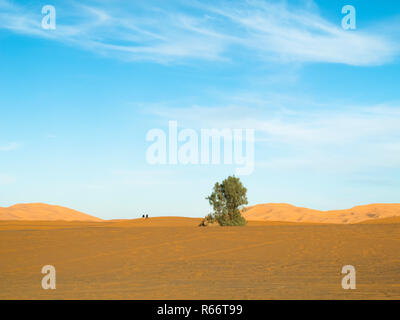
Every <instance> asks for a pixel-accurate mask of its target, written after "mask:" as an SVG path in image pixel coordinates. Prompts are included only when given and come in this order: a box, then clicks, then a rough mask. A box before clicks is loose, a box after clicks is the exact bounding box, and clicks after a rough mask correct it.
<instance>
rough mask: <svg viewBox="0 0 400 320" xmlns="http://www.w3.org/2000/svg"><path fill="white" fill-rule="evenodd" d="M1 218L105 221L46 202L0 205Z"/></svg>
mask: <svg viewBox="0 0 400 320" xmlns="http://www.w3.org/2000/svg"><path fill="white" fill-rule="evenodd" d="M0 220H25V221H103V220H102V219H100V218H97V217H94V216H91V215H88V214H86V213H82V212H79V211H76V210H73V209H69V208H65V207H61V206H55V205H49V204H45V203H24V204H16V205H13V206H11V207H7V208H3V207H0Z"/></svg>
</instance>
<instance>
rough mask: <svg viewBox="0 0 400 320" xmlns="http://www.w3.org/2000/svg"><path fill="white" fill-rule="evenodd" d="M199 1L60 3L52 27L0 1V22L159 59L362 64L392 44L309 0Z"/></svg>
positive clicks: (378, 58) (378, 60)
mask: <svg viewBox="0 0 400 320" xmlns="http://www.w3.org/2000/svg"><path fill="white" fill-rule="evenodd" d="M204 3H205V2H202V3H198V2H195V1H192V2H187V3H185V4H182V3H179V4H177V3H175V5H174V3H172V2H168V4H166V3H161V2H159V3H158V4H159V7H155V4H154V3H152V2H149V3H147V2H146V5H143V4H140V3H129V4H128V3H126V2H124V3H122V2H119V3H118V5H115V4H114V5H112V4H111V5H110V4H109V3H105V2H104V3H103V2H102V3H101V7H100V6H99V2H93V4H91V2H87V5H80V4H77V3H75V2H72V3H66V4H65V5H64V6H63V7H57V8H56V9H57V11H58V12H59V13H60V14H59V15H57V16H58V20H57V29H56V30H51V31H49V30H42V29H41V19H42V15H41V14H40V11H38V12H33V11H32V8H30V9H29V10H28V8H25V7H23V6H17V5H15V4H11V2H9V1H6V0H2V1H1V2H0V28H3V29H8V30H11V31H13V32H17V33H22V34H27V35H31V36H38V37H43V38H48V39H52V40H55V41H61V42H64V43H67V44H69V45H73V46H78V47H81V48H83V49H86V50H91V51H94V52H96V53H100V54H103V55H109V56H112V57H117V58H120V59H124V60H151V61H156V62H159V63H171V62H184V61H187V60H188V59H201V60H211V61H224V60H234V59H235V55H236V54H237V52H240V54H241V55H242V54H243V55H247V56H248V57H250V58H252V59H256V60H259V61H267V62H280V63H290V62H296V63H304V62H326V63H342V64H348V65H355V66H362V65H379V64H384V63H387V62H390V61H391V60H393V59H394V58H395V56H396V55H397V53H398V49H399V47H398V46H397V45H396V44H395V43H394V40H393V39H389V38H387V37H384V36H383V35H382V34H380V33H379V30H380V27H379V26H381V28H383V26H382V23H380V24H377V25H376V26H375V28H373V29H372V28H371V29H370V30H368V33H366V32H365V31H360V30H356V31H344V30H343V29H342V28H341V26H340V25H339V23H337V24H334V23H331V22H329V21H328V20H326V19H324V18H323V17H322V16H321V15H320V14H319V13H318V11H317V9H316V8H315V7H316V6H315V4H313V3H312V2H308V3H306V5H305V6H304V8H299V7H295V6H288V5H286V4H285V3H284V2H278V3H277V2H272V1H246V2H240V3H239V2H238V3H236V4H233V3H231V2H229V3H226V4H225V5H224V4H215V3H214V2H210V3H211V4H209V5H208V4H204ZM61 13H62V14H61ZM339 20H340V19H338V21H339ZM385 28H386V29H387V25H386V26H385Z"/></svg>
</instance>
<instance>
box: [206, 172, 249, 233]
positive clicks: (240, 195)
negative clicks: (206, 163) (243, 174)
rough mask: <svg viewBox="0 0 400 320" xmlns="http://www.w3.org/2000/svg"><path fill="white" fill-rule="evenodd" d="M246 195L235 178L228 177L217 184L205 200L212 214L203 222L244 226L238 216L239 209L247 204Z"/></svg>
mask: <svg viewBox="0 0 400 320" xmlns="http://www.w3.org/2000/svg"><path fill="white" fill-rule="evenodd" d="M246 193H247V189H246V188H245V187H244V186H243V184H242V182H241V181H240V179H239V178H236V177H235V176H229V177H228V178H226V179H225V180H224V181H222V183H219V182H217V183H216V184H215V185H214V189H213V192H212V193H211V195H210V196H208V197H207V198H206V199H207V200H208V202H209V203H210V205H211V206H212V207H213V210H214V212H213V213H211V214H209V215H208V216H207V217H206V218H205V220H206V221H207V222H214V221H217V222H218V223H219V225H221V226H243V225H245V224H246V220H245V219H244V218H243V217H242V215H241V214H240V209H241V208H242V206H243V205H245V204H248V201H247V196H246Z"/></svg>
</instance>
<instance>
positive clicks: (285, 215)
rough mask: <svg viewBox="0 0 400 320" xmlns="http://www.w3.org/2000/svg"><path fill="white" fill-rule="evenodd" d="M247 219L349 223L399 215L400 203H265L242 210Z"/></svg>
mask: <svg viewBox="0 0 400 320" xmlns="http://www.w3.org/2000/svg"><path fill="white" fill-rule="evenodd" d="M243 216H244V217H245V218H246V219H247V220H255V221H288V222H313V223H335V224H351V223H359V222H362V221H367V220H374V219H380V218H391V217H395V216H400V204H398V203H390V204H369V205H363V206H356V207H353V208H351V209H345V210H330V211H320V210H314V209H308V208H301V207H296V206H293V205H290V204H286V203H266V204H259V205H255V206H251V207H247V208H245V209H244V210H243Z"/></svg>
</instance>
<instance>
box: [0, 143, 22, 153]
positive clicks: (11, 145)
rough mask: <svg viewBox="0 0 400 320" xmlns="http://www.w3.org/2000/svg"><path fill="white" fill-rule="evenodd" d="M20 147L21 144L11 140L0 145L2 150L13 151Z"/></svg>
mask: <svg viewBox="0 0 400 320" xmlns="http://www.w3.org/2000/svg"><path fill="white" fill-rule="evenodd" d="M19 147H20V144H19V143H17V142H9V143H6V144H2V145H0V151H13V150H16V149H18V148H19Z"/></svg>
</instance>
